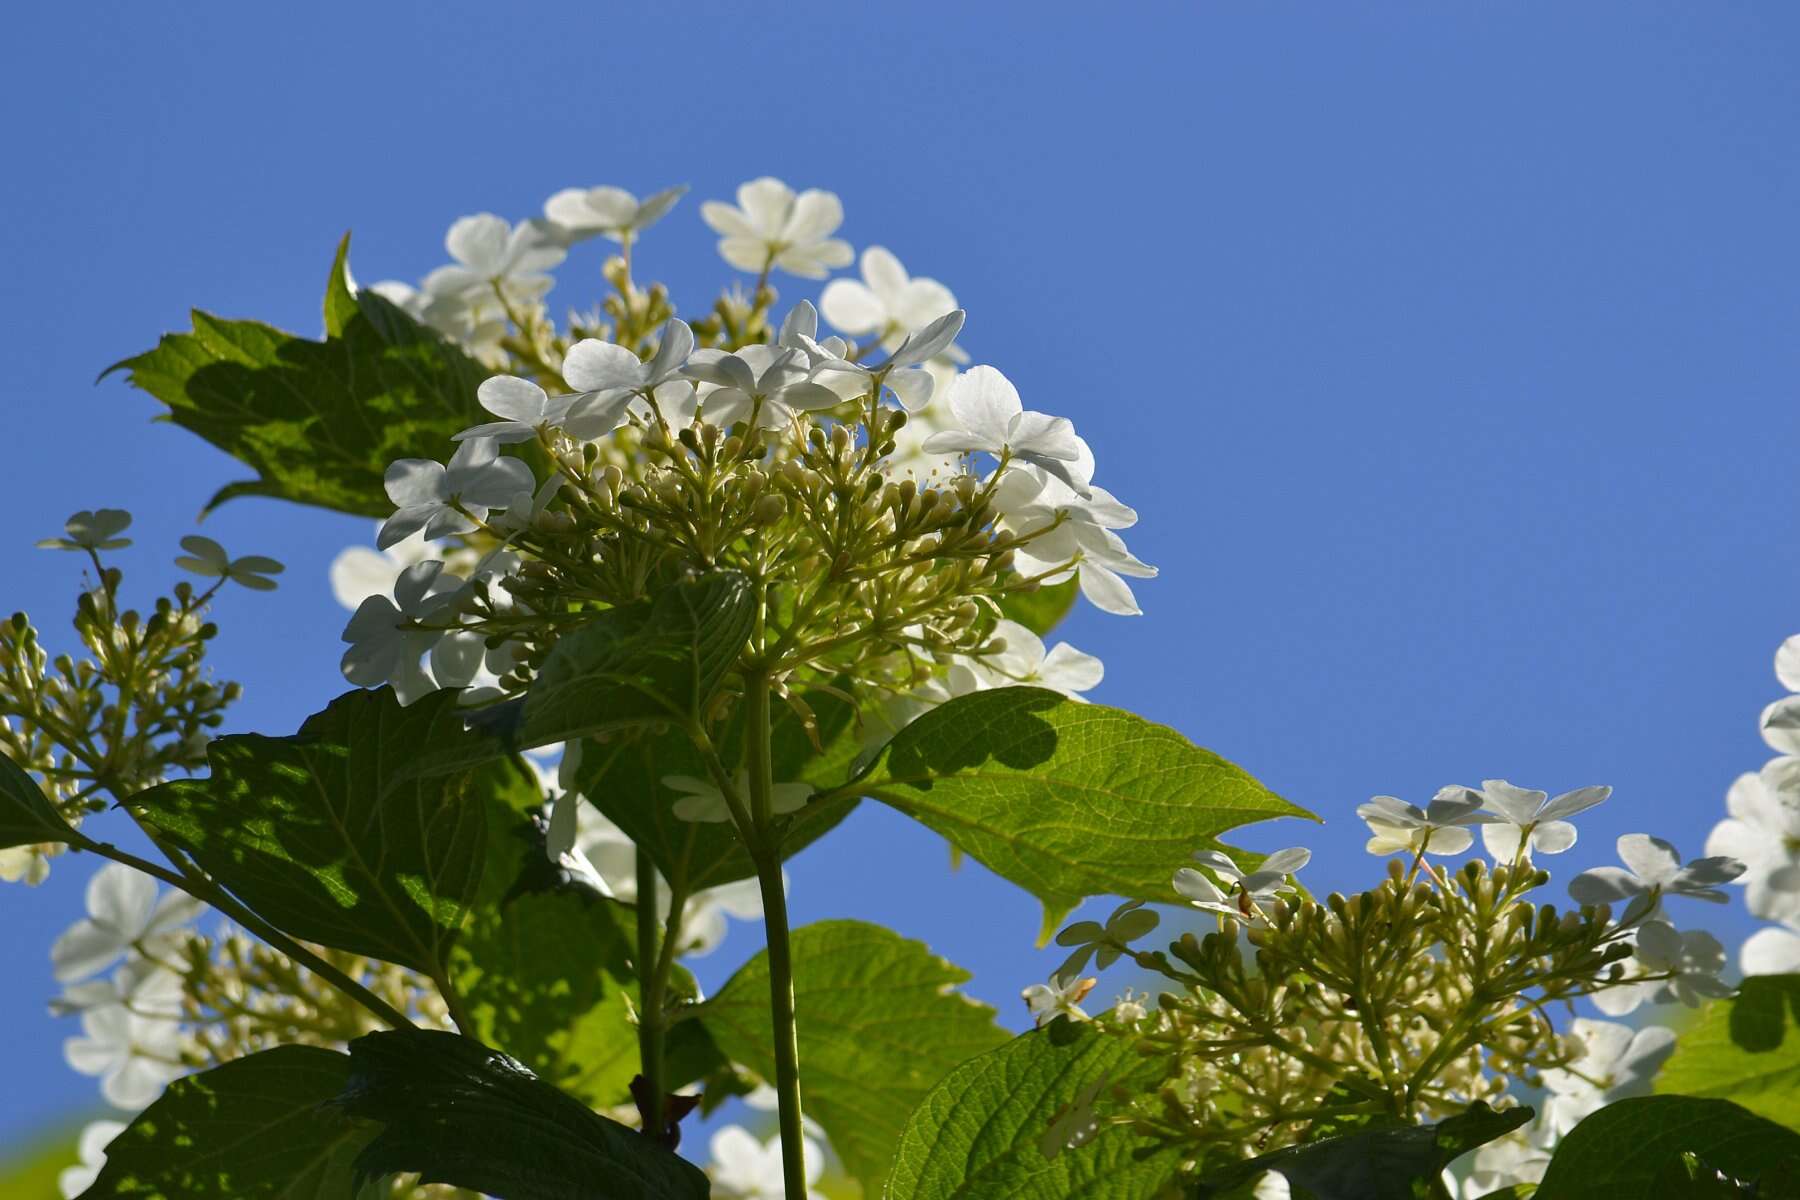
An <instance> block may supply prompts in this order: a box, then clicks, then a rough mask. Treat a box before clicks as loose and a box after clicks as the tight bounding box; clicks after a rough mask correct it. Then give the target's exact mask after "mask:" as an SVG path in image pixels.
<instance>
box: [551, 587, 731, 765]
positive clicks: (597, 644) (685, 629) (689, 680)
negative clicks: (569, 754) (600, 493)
mask: <svg viewBox="0 0 1800 1200" xmlns="http://www.w3.org/2000/svg"><path fill="white" fill-rule="evenodd" d="M755 620H756V592H755V590H754V589H753V588H752V587H751V586H750V581H749V580H748V579H746V578H745V577H744V576H743V575H742V574H740V573H738V572H736V571H712V572H709V573H708V574H705V575H701V576H698V577H696V578H694V579H690V580H683V581H682V582H679V583H675V584H672V585H670V586H669V587H668V588H666V589H664V590H663V592H662V593H661V594H660V595H658V596H657V597H656V599H655V600H654V601H648V602H645V603H642V604H634V605H628V606H625V607H622V608H613V609H608V610H606V611H605V612H603V613H600V614H599V615H598V616H597V617H596V618H595V619H594V620H593V621H592V622H590V623H589V624H587V625H584V626H582V627H581V628H580V629H577V630H575V631H574V632H573V633H569V634H566V635H564V636H563V637H562V638H561V639H559V640H558V641H557V643H556V646H555V648H554V649H552V650H551V651H550V654H549V656H548V657H547V658H545V659H544V665H543V666H542V667H541V668H539V670H538V677H537V680H536V682H534V683H533V684H532V685H531V691H530V692H529V693H527V695H526V697H525V705H524V710H523V715H522V718H521V723H520V728H519V730H518V734H517V737H518V741H519V744H520V745H524V746H542V745H547V744H548V743H550V742H561V741H567V740H568V739H570V738H577V737H587V736H590V735H592V734H596V733H603V732H607V731H610V730H615V729H620V728H624V727H627V726H632V725H642V724H645V723H647V722H653V721H670V722H674V723H675V724H676V725H678V726H681V727H683V728H685V727H686V726H687V724H689V723H690V722H692V721H694V720H695V719H697V718H698V716H699V715H700V714H701V713H702V712H703V711H704V710H705V708H706V705H707V704H708V703H709V702H710V701H711V700H712V697H713V694H714V693H715V692H716V691H717V690H718V687H719V684H720V683H722V682H723V681H724V679H725V676H726V675H727V674H728V673H729V672H730V670H731V668H732V667H733V666H735V665H736V664H737V659H738V652H739V651H741V650H742V649H743V648H744V644H745V643H746V642H747V641H749V639H750V630H751V627H752V625H753V624H754V622H755Z"/></svg>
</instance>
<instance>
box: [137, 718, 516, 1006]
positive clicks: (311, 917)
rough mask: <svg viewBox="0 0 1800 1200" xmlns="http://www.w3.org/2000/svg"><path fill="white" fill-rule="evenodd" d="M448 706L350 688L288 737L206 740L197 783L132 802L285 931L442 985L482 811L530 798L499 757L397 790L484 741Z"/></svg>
mask: <svg viewBox="0 0 1800 1200" xmlns="http://www.w3.org/2000/svg"><path fill="white" fill-rule="evenodd" d="M455 703H456V695H455V693H453V692H438V693H435V694H433V695H431V696H427V697H425V698H424V699H422V700H419V701H418V702H417V703H415V704H413V705H411V706H409V707H407V708H402V707H401V706H400V704H399V702H398V701H397V700H395V699H394V694H393V692H392V691H391V690H389V689H387V688H382V689H380V690H379V691H373V692H362V691H357V692H349V693H347V694H345V695H343V696H340V697H338V698H337V699H336V700H334V701H333V702H332V703H331V706H330V707H328V708H327V709H325V711H324V712H321V713H318V714H315V715H314V716H312V717H309V718H307V720H306V723H305V724H303V725H302V726H301V727H300V732H299V733H297V734H295V735H293V736H291V737H263V736H260V735H257V734H244V735H239V736H233V737H223V738H220V739H218V740H217V741H215V742H213V743H212V744H211V745H210V746H209V747H207V761H208V764H209V765H210V767H211V774H210V775H209V776H208V777H207V778H205V779H190V780H179V781H176V782H173V783H165V784H161V785H159V786H157V787H154V788H151V789H150V790H149V791H146V792H142V793H139V794H138V795H137V796H134V797H132V799H131V801H130V805H131V808H132V809H133V811H134V812H136V813H138V814H139V815H140V816H141V817H143V818H144V819H145V820H146V821H148V822H149V823H150V824H151V825H153V826H155V827H156V828H157V829H158V830H159V831H160V832H162V833H163V834H165V835H167V836H168V837H169V838H171V839H172V840H174V841H175V842H176V843H177V844H178V845H180V846H181V847H182V848H183V849H185V850H186V851H187V852H188V853H189V854H191V855H192V856H193V857H194V859H195V861H197V862H198V863H199V864H200V866H201V867H203V868H204V869H205V870H206V871H207V872H208V873H209V874H210V875H212V876H213V877H214V878H216V879H218V880H219V882H221V883H223V884H224V885H225V886H226V887H227V888H229V889H230V890H231V891H233V892H234V893H236V894H237V895H238V897H239V898H241V899H242V900H243V901H244V902H245V903H246V904H248V905H249V906H250V907H251V908H253V909H255V910H256V912H257V913H259V914H260V915H261V916H262V917H264V918H265V919H266V920H268V921H270V922H272V923H273V924H275V925H277V926H279V927H280V928H281V929H283V930H285V931H286V932H288V933H290V934H292V935H294V936H295V937H298V938H301V939H303V940H305V941H310V942H319V943H321V944H323V945H327V946H333V947H336V948H337V949H340V950H349V951H352V952H354V953H357V954H367V955H371V956H373V957H376V958H381V959H385V960H387V961H389V962H395V963H400V964H402V965H404V966H409V967H412V968H414V969H416V970H419V971H423V972H425V973H427V974H428V975H431V976H432V977H433V978H439V979H441V978H442V977H443V966H444V956H445V953H446V950H447V948H448V943H449V942H450V940H451V939H452V937H453V936H454V935H455V933H456V931H457V929H458V928H459V927H460V926H461V925H462V922H463V917H464V915H465V913H466V912H467V911H468V909H469V906H470V904H471V902H472V900H473V899H474V897H475V894H476V889H477V888H478V887H479V886H480V883H481V877H482V868H483V861H484V857H485V855H486V851H487V847H486V842H487V823H488V812H487V810H488V807H489V805H491V804H496V803H502V804H505V805H506V806H508V807H512V808H519V807H523V804H524V803H525V802H526V801H527V799H529V798H535V797H536V795H537V790H536V783H535V781H533V780H531V779H530V778H529V777H528V776H527V775H526V773H525V772H524V771H523V770H521V769H520V768H518V767H516V766H514V765H513V764H511V763H508V762H495V763H492V764H490V765H488V766H486V767H483V768H480V769H478V770H474V771H465V772H459V773H456V774H450V775H432V776H420V775H418V774H416V773H412V774H411V775H410V777H409V778H407V779H405V780H403V781H400V782H395V779H394V776H395V775H396V774H397V773H398V771H399V769H400V768H401V767H403V766H407V765H412V766H416V765H417V761H418V760H427V759H432V758H441V759H443V760H447V761H455V760H459V759H460V758H461V757H463V756H464V755H465V754H466V753H471V752H472V751H471V749H470V747H471V745H472V744H474V743H480V742H481V741H482V739H481V738H480V737H479V736H478V735H476V734H472V733H468V732H465V731H464V730H463V729H462V725H461V722H460V721H459V720H458V719H457V718H456V714H455V707H454V706H455Z"/></svg>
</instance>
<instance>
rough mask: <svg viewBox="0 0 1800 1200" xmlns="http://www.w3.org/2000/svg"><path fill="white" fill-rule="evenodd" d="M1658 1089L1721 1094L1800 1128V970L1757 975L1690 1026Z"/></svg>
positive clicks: (1685, 1093) (1658, 1081) (1659, 1079)
mask: <svg viewBox="0 0 1800 1200" xmlns="http://www.w3.org/2000/svg"><path fill="white" fill-rule="evenodd" d="M1656 1090H1657V1091H1658V1092H1663V1093H1672V1094H1675V1095H1681V1096H1717V1097H1719V1098H1721V1099H1727V1100H1732V1101H1735V1102H1736V1103H1738V1104H1740V1105H1742V1106H1743V1107H1745V1108H1747V1109H1749V1110H1750V1111H1751V1112H1753V1113H1755V1114H1756V1115H1757V1116H1760V1117H1767V1118H1768V1119H1769V1120H1771V1121H1775V1122H1778V1123H1780V1124H1782V1125H1786V1126H1787V1127H1788V1128H1789V1129H1795V1130H1800V975H1753V976H1751V977H1750V978H1748V979H1746V980H1744V983H1743V986H1742V987H1741V988H1740V989H1739V991H1738V994H1737V995H1736V996H1735V997H1732V998H1730V999H1726V1000H1714V1001H1712V1002H1711V1003H1710V1004H1708V1005H1707V1006H1706V1007H1705V1008H1704V1009H1702V1010H1701V1013H1700V1017H1699V1019H1698V1020H1697V1021H1695V1022H1694V1023H1693V1024H1691V1025H1689V1026H1688V1027H1687V1029H1685V1030H1684V1031H1683V1032H1682V1034H1681V1038H1680V1040H1679V1041H1677V1042H1676V1043H1675V1054H1674V1056H1673V1057H1672V1058H1670V1059H1669V1062H1668V1065H1667V1066H1665V1067H1663V1069H1662V1071H1661V1073H1660V1074H1658V1075H1657V1077H1656Z"/></svg>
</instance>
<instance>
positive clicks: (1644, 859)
mask: <svg viewBox="0 0 1800 1200" xmlns="http://www.w3.org/2000/svg"><path fill="white" fill-rule="evenodd" d="M1619 861H1620V862H1622V863H1624V864H1625V865H1626V866H1628V867H1630V868H1631V870H1632V871H1633V873H1635V874H1636V875H1637V876H1638V878H1640V879H1642V880H1643V881H1644V882H1645V883H1660V882H1662V881H1664V880H1667V879H1668V878H1670V877H1671V876H1673V875H1674V874H1675V872H1677V871H1679V870H1680V869H1681V855H1680V853H1678V852H1677V851H1676V849H1675V847H1674V846H1671V845H1670V844H1669V843H1668V842H1665V841H1663V840H1662V839H1661V838H1658V837H1651V836H1650V835H1649V834H1647V833H1628V834H1626V835H1625V836H1624V837H1621V838H1620V839H1619Z"/></svg>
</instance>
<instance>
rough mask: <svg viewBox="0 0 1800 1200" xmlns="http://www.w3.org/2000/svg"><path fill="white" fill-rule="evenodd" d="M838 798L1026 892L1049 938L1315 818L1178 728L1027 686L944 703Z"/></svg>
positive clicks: (1155, 894) (1168, 895)
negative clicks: (1198, 865) (903, 817)
mask: <svg viewBox="0 0 1800 1200" xmlns="http://www.w3.org/2000/svg"><path fill="white" fill-rule="evenodd" d="M840 793H841V794H844V795H864V796H871V797H873V798H875V799H877V800H881V801H884V802H885V803H887V804H891V805H893V806H894V807H895V808H897V809H899V810H900V811H901V812H904V813H906V814H908V815H909V816H912V817H914V818H916V819H917V820H919V821H922V822H924V823H925V824H926V825H928V826H930V827H931V828H932V829H934V830H936V831H937V832H938V833H940V834H942V835H943V836H944V837H946V838H948V839H949V840H950V841H951V843H952V844H954V845H956V846H959V847H961V848H962V849H963V850H964V851H966V852H967V853H968V854H969V855H970V856H971V857H972V858H974V859H976V860H977V861H979V862H981V863H984V864H986V865H987V866H988V867H989V868H991V869H992V870H993V871H994V872H995V873H997V874H999V875H1002V876H1004V877H1005V878H1007V879H1010V880H1012V881H1013V882H1014V883H1016V884H1018V885H1019V886H1020V887H1023V888H1025V889H1027V890H1028V891H1030V892H1031V893H1032V894H1033V895H1034V896H1036V897H1038V899H1040V900H1042V901H1043V902H1044V930H1045V936H1046V937H1047V936H1048V935H1049V932H1050V931H1053V930H1054V929H1055V927H1056V925H1057V924H1058V923H1059V922H1060V921H1061V920H1062V918H1063V917H1064V916H1066V915H1067V914H1068V912H1069V910H1070V909H1071V908H1073V907H1075V905H1076V904H1078V903H1080V902H1081V900H1082V899H1083V898H1084V897H1086V896H1095V895H1118V896H1126V897H1130V898H1132V899H1138V900H1162V901H1174V900H1175V899H1176V896H1175V893H1174V891H1173V890H1171V888H1170V886H1169V879H1170V877H1171V876H1172V875H1173V874H1174V871H1175V868H1176V867H1178V866H1180V865H1181V864H1182V863H1183V862H1185V861H1187V859H1188V856H1189V855H1190V854H1192V853H1193V852H1194V851H1195V850H1199V849H1202V848H1207V847H1216V846H1217V842H1216V841H1215V840H1214V838H1215V837H1216V835H1218V834H1220V833H1223V832H1225V831H1226V830H1228V829H1235V828H1236V827H1237V826H1239V825H1244V824H1247V823H1249V822H1251V821H1262V820H1266V819H1268V818H1270V817H1305V816H1311V814H1310V813H1308V812H1307V811H1306V810H1305V809H1303V808H1299V807H1296V806H1295V805H1292V804H1289V803H1288V802H1287V801H1286V800H1283V799H1282V798H1281V797H1279V796H1277V795H1275V794H1274V793H1273V792H1271V791H1269V790H1268V789H1267V788H1265V787H1263V785H1262V784H1260V783H1258V782H1257V781H1256V780H1255V779H1252V778H1251V777H1250V776H1249V775H1248V774H1247V773H1246V772H1244V771H1243V770H1241V769H1239V768H1238V767H1235V766H1233V765H1232V764H1231V763H1228V762H1226V761H1225V760H1224V759H1222V758H1220V757H1219V756H1218V755H1216V754H1214V753H1212V752H1211V751H1210V750H1202V749H1200V748H1199V747H1198V746H1195V745H1194V744H1193V743H1192V742H1190V741H1188V740H1187V739H1186V738H1185V737H1183V736H1181V734H1179V733H1177V732H1175V731H1174V730H1173V729H1170V728H1168V727H1166V726H1163V725H1155V724H1152V723H1151V722H1149V721H1146V720H1144V719H1143V718H1142V717H1137V716H1133V715H1132V714H1131V713H1128V712H1122V711H1120V710H1119V709H1116V708H1105V707H1102V706H1101V705H1098V704H1081V703H1077V702H1076V701H1073V700H1069V699H1067V698H1065V697H1063V696H1061V695H1058V694H1057V693H1056V692H1051V691H1045V690H1044V689H1042V688H1025V687H1010V688H999V689H996V690H993V691H987V692H976V693H975V694H973V695H969V696H962V697H960V698H958V699H955V700H951V701H949V702H948V703H945V704H942V705H939V706H938V707H937V708H935V709H933V710H932V711H930V712H928V713H926V714H925V715H924V716H922V717H920V718H919V719H918V720H916V721H914V722H913V723H912V724H911V725H908V726H907V727H906V728H905V729H903V730H901V731H900V733H899V734H898V735H897V736H896V737H895V738H894V740H893V741H891V742H889V743H888V744H887V746H886V747H885V748H883V750H882V751H881V753H880V754H879V755H878V756H877V757H876V758H875V760H874V761H873V762H872V763H871V764H870V765H869V766H868V768H867V769H866V770H865V771H864V773H863V774H862V775H861V776H860V777H859V778H857V779H855V780H853V781H852V782H851V783H850V784H849V785H847V786H845V787H844V788H842V789H840Z"/></svg>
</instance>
